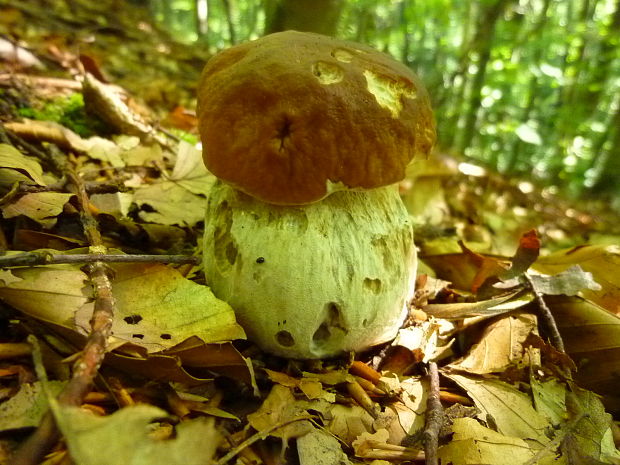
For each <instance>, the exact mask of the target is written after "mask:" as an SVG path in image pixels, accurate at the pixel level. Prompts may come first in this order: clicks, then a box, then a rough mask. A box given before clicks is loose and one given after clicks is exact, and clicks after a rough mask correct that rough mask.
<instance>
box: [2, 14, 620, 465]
mask: <svg viewBox="0 0 620 465" xmlns="http://www.w3.org/2000/svg"><path fill="white" fill-rule="evenodd" d="M31 13H32V12H31ZM26 14H28V12H25V11H22V10H19V9H18V10H17V12H16V13H15V15H16V16H18V19H15V24H17V22H18V20H19V15H22V18H23V15H26ZM32 14H34V13H32ZM7 18H8V19H7ZM10 18H11V17H10V16H6V15H4V16H3V20H4V21H6V22H7V24H8V25H7V24H5V26H7V27H15V24H11V23H10ZM131 21H133V23H132V24H135V19H132V20H131ZM63 24H64V23H63ZM78 25H79V21H78ZM32 27H34V28H35V29H36V25H34V24H33V26H32ZM123 31H124V32H123V34H125V38H124V40H120V41H119V35H118V31H116V32H114V34H108V35H106V31H103V32H102V33H101V34H99V35H98V36H97V40H96V41H95V43H96V44H97V46H92V47H91V48H90V49H89V52H88V53H86V52H85V51H84V50H83V49H82V50H80V53H78V52H77V51H76V50H77V48H76V47H75V42H74V41H73V39H71V38H70V35H67V36H63V34H60V33H56V34H43V33H41V32H40V31H39V32H38V31H36V30H35V31H34V32H32V31H31V35H30V37H29V45H30V47H29V50H26V49H19V55H18V56H17V57H16V56H14V54H15V51H16V50H18V49H16V48H15V47H13V46H10V47H9V51H8V52H7V54H4V52H2V53H3V55H2V60H3V62H2V63H3V64H2V67H1V68H0V189H2V193H1V196H2V201H1V202H0V209H1V211H2V220H1V221H2V223H1V224H2V228H1V230H0V232H1V234H0V245H1V246H2V250H3V251H4V252H5V253H4V255H3V256H2V257H0V264H1V267H0V268H1V269H0V300H1V301H2V304H1V308H0V402H2V403H0V431H2V432H3V434H2V436H1V437H0V463H22V464H25V463H33V464H34V463H40V462H42V461H43V463H47V464H52V463H54V464H59V463H70V461H71V460H73V462H74V463H80V464H104V463H105V464H109V463H149V464H159V463H161V464H174V463H179V464H181V463H183V464H193V463H197V464H198V463H210V462H209V461H212V463H218V464H219V463H222V464H223V463H228V462H230V463H233V462H234V463H266V464H276V463H300V464H302V465H309V464H317V463H375V464H376V465H380V464H386V463H402V462H407V461H413V462H420V463H422V462H424V461H426V462H427V463H433V462H432V460H433V458H434V457H439V459H440V460H441V461H442V463H453V464H469V463H493V464H503V463H510V464H513V463H532V464H534V463H541V464H544V463H554V464H557V463H565V464H573V463H603V464H608V463H609V464H618V463H620V453H619V452H618V450H617V449H616V445H617V444H618V442H619V441H620V434H619V433H618V427H617V423H616V422H614V421H613V418H612V415H611V414H613V415H615V418H616V421H617V420H618V415H619V414H620V397H619V396H618V393H617V389H616V388H617V386H618V382H619V381H620V380H619V379H618V377H619V375H618V373H620V367H619V363H620V356H619V355H620V347H619V341H620V337H618V335H619V333H620V321H619V319H618V314H619V313H620V304H619V303H618V302H620V278H619V276H620V247H619V246H618V244H620V231H619V230H618V225H617V224H616V222H615V221H614V216H613V213H612V212H611V211H609V210H608V209H607V207H606V206H605V205H601V204H598V203H597V202H591V203H587V204H586V203H575V202H574V201H570V200H568V199H563V198H562V197H561V196H560V195H558V194H557V193H556V192H554V190H553V189H549V188H547V187H544V186H536V185H532V184H531V183H530V182H527V181H526V180H519V179H507V178H505V177H502V176H499V175H497V174H493V173H488V172H485V171H484V170H481V169H479V168H476V167H472V166H471V165H467V164H463V163H462V162H461V161H460V160H459V159H458V157H456V156H452V155H447V154H442V153H437V154H436V156H435V157H434V158H433V159H432V160H429V161H420V162H416V164H415V166H416V167H417V168H419V169H418V170H417V171H416V172H413V171H412V172H411V176H410V177H409V178H408V179H406V180H405V181H404V182H402V183H401V193H402V197H403V200H404V202H405V204H406V206H407V207H408V208H409V211H410V213H411V215H412V216H413V218H414V219H415V221H416V224H417V225H418V226H417V227H416V238H417V239H416V243H417V245H418V248H419V251H420V252H419V255H420V258H421V263H420V270H419V274H420V276H419V277H418V281H417V292H416V296H415V298H414V300H413V301H412V302H411V303H410V306H409V317H408V319H407V321H406V323H405V324H404V325H403V328H401V330H400V331H399V334H398V336H397V338H396V339H395V340H394V341H392V342H390V343H387V344H383V345H382V346H379V347H376V348H374V349H372V350H369V351H367V352H364V353H360V354H348V355H347V356H343V357H340V358H335V359H329V360H321V361H316V360H315V361H299V360H287V359H283V358H279V357H275V356H271V355H269V354H266V353H264V352H262V351H261V350H260V349H258V348H257V347H256V346H254V345H253V344H251V343H250V342H248V341H246V340H245V337H244V331H243V329H241V327H240V326H239V325H238V324H237V323H236V321H235V317H234V312H233V309H231V308H230V307H229V306H228V305H227V304H226V303H224V302H222V301H220V300H218V299H217V298H215V296H213V294H212V293H211V292H210V290H209V288H208V287H207V286H206V285H205V280H204V274H203V272H202V269H201V265H200V262H201V261H200V246H201V237H202V229H203V227H204V222H203V220H204V207H205V203H206V201H205V198H206V196H207V195H208V192H209V189H210V186H211V185H212V183H213V177H212V175H210V174H209V173H208V172H207V171H206V169H205V168H204V167H203V164H202V158H201V153H200V150H199V149H198V148H197V146H196V143H197V136H196V133H197V131H196V125H197V122H196V118H195V115H194V113H193V111H192V109H193V105H194V104H193V97H192V95H193V88H195V85H196V80H197V77H198V75H199V72H200V67H201V65H200V64H201V63H202V61H204V60H205V59H206V57H204V56H201V53H200V51H199V50H197V49H190V48H184V49H181V48H179V46H178V45H174V44H170V43H167V42H164V38H163V37H162V38H161V42H158V41H154V40H152V36H150V35H149V40H148V41H146V40H144V37H142V36H141V35H140V34H141V33H140V32H139V31H137V30H136V29H127V30H123ZM0 40H2V41H5V39H0ZM155 42H157V43H155ZM0 44H2V43H1V42H0ZM97 47H99V48H97ZM111 50H114V54H111V53H110V51H111ZM181 50H182V51H181ZM11 53H12V54H13V56H12V58H10V59H9V57H11ZM144 57H149V58H148V59H147V60H148V63H144ZM100 63H101V64H100ZM144 69H148V72H143V70H144ZM162 70H165V72H164V71H162ZM151 73H154V74H151ZM111 332H113V336H111ZM104 352H105V360H104V361H103V364H102V365H101V366H99V363H100V362H101V361H102V359H103V357H104ZM46 412H48V413H47V414H46ZM33 432H34V433H33ZM59 435H60V437H62V439H60V440H59ZM16 451H17V452H16ZM14 453H15V454H16V455H15V456H14V457H13V459H12V460H13V461H10V459H9V457H10V456H11V455H12V454H14ZM43 457H45V458H43ZM111 457H112V458H113V459H112V458H111Z"/></svg>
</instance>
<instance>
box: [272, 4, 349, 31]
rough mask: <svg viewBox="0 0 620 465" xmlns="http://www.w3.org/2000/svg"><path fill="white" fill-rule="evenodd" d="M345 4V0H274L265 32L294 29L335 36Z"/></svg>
mask: <svg viewBox="0 0 620 465" xmlns="http://www.w3.org/2000/svg"><path fill="white" fill-rule="evenodd" d="M343 6H344V1H343V0H272V1H271V2H269V4H268V8H267V9H268V10H271V11H267V20H266V26H265V34H271V33H272V32H278V31H286V30H289V29H294V30H296V31H308V32H317V33H319V34H325V35H331V36H333V35H335V34H336V29H337V27H338V20H339V19H340V14H341V12H342V8H343Z"/></svg>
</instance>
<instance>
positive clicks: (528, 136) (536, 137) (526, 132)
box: [515, 121, 542, 145]
mask: <svg viewBox="0 0 620 465" xmlns="http://www.w3.org/2000/svg"><path fill="white" fill-rule="evenodd" d="M515 134H516V135H517V137H518V138H519V139H521V140H522V141H523V142H526V143H528V144H533V145H541V144H542V139H541V138H540V134H538V131H537V130H536V129H535V128H534V127H533V126H532V125H531V124H530V123H529V121H528V122H527V123H524V124H521V125H519V127H517V129H515Z"/></svg>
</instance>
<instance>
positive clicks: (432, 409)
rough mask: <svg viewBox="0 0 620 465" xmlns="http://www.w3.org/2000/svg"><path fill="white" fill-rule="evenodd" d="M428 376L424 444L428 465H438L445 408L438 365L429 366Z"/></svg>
mask: <svg viewBox="0 0 620 465" xmlns="http://www.w3.org/2000/svg"><path fill="white" fill-rule="evenodd" d="M428 374H429V378H430V392H429V393H428V398H427V400H426V425H425V427H424V432H423V433H422V438H423V442H424V453H425V457H426V465H437V463H438V461H437V448H438V447H439V430H440V429H441V426H442V425H443V418H444V415H443V407H442V406H441V400H440V394H439V371H438V370H437V364H436V363H435V362H430V363H429V364H428Z"/></svg>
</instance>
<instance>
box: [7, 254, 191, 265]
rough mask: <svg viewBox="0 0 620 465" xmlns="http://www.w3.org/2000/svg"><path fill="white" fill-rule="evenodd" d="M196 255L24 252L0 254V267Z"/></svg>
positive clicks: (185, 259) (178, 259)
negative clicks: (7, 254)
mask: <svg viewBox="0 0 620 465" xmlns="http://www.w3.org/2000/svg"><path fill="white" fill-rule="evenodd" d="M199 261H200V260H199V259H198V257H192V256H190V255H148V254H145V255H142V254H140V255H124V254H96V255H95V254H51V253H49V252H25V253H21V254H19V255H9V256H0V268H10V267H16V266H35V265H58V264H67V263H69V264H71V263H77V264H85V263H94V262H102V263H170V264H174V265H184V264H193V265H195V264H198V263H199Z"/></svg>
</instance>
